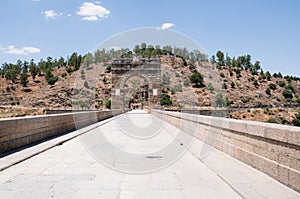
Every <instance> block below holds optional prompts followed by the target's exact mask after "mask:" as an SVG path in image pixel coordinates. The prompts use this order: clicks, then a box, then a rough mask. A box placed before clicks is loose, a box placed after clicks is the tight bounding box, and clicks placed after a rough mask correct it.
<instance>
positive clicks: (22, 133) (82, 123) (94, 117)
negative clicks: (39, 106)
mask: <svg viewBox="0 0 300 199" xmlns="http://www.w3.org/2000/svg"><path fill="white" fill-rule="evenodd" d="M118 114H121V111H120V110H107V111H91V112H78V113H66V114H54V115H42V116H30V117H22V118H6V119H1V120H0V154H4V153H6V152H9V151H12V150H15V149H18V148H20V147H24V146H27V145H30V144H32V143H37V142H40V141H42V140H45V139H48V138H51V137H55V136H60V135H63V134H65V133H67V132H72V131H75V130H76V129H80V128H83V127H86V126H88V125H91V124H94V123H96V122H98V121H101V120H103V119H107V118H110V117H112V116H114V115H118Z"/></svg>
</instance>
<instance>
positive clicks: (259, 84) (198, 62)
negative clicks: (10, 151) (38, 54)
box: [0, 43, 300, 125]
mask: <svg viewBox="0 0 300 199" xmlns="http://www.w3.org/2000/svg"><path fill="white" fill-rule="evenodd" d="M133 57H137V58H161V59H162V58H164V59H165V61H166V63H165V64H167V65H168V66H172V67H171V68H172V70H174V74H175V76H170V74H168V73H162V87H163V88H162V96H161V105H163V106H169V107H176V106H179V105H178V100H177V96H178V93H180V92H182V90H183V88H190V89H191V90H193V91H194V92H195V96H196V97H197V98H198V99H197V100H198V101H199V106H211V105H212V104H215V105H216V107H233V108H236V107H247V108H251V107H252V108H258V107H260V108H264V107H270V106H279V107H281V106H285V107H295V106H299V105H300V78H299V77H295V76H290V75H285V76H283V75H282V74H281V73H280V72H278V73H274V74H271V73H270V72H269V71H266V72H264V70H263V68H262V66H261V64H260V62H259V61H253V60H252V59H251V55H242V56H238V57H230V56H229V55H228V54H226V53H224V52H222V51H218V52H217V53H216V54H215V55H213V56H212V57H211V58H209V57H208V56H207V55H206V54H203V53H201V52H200V51H198V50H193V51H189V50H187V49H186V48H178V47H172V46H170V45H169V46H163V47H161V46H158V45H157V46H153V45H147V44H146V43H142V44H140V45H136V46H135V47H134V48H133V49H132V50H130V49H128V48H124V49H120V50H115V49H110V50H105V49H99V50H97V51H95V52H94V53H87V54H86V55H80V54H78V53H76V52H74V53H72V54H71V55H70V56H69V57H67V58H63V57H60V58H58V59H55V58H52V57H47V58H46V59H41V60H40V61H38V62H35V61H34V60H33V59H32V60H30V61H21V60H18V61H17V62H16V63H6V62H5V63H3V64H2V66H1V67H0V77H2V79H6V82H8V84H7V85H6V86H4V87H1V88H2V90H1V92H2V93H3V94H9V93H13V92H15V90H16V88H18V84H19V85H20V86H21V87H22V91H23V92H31V88H30V87H28V84H29V85H30V83H31V81H33V82H36V84H38V82H39V81H40V79H41V78H44V80H45V82H47V83H48V84H49V85H56V83H57V82H60V81H62V80H64V79H66V80H67V79H68V78H74V77H72V73H74V72H76V71H78V72H79V74H80V77H81V79H82V80H83V82H84V83H83V87H84V88H85V89H87V90H92V89H93V88H94V85H91V84H90V82H89V79H88V78H87V71H88V70H90V69H91V68H90V67H92V66H91V65H92V64H95V63H100V62H101V63H104V65H105V73H103V74H100V79H99V81H102V82H103V87H102V88H101V89H103V90H104V92H105V93H109V89H107V88H106V87H108V86H109V85H110V84H111V77H110V76H109V75H108V74H111V71H112V67H111V64H110V61H111V60H113V59H114V58H133ZM209 60H210V62H209ZM205 68H209V70H214V72H216V74H217V76H214V77H213V76H210V75H209V74H207V73H205ZM58 69H63V70H60V71H62V73H57V72H56V71H58ZM174 78H178V79H181V80H182V81H183V82H182V84H181V83H172V79H174ZM215 80H218V81H215ZM216 82H220V83H219V87H220V89H221V90H222V92H223V93H222V94H220V93H218V86H217V85H216ZM50 88H52V87H50ZM89 92H91V91H89ZM86 93H88V92H86ZM208 95H211V96H214V98H211V99H210V98H208V97H207V96H208ZM8 96H10V95H8ZM101 97H102V98H101ZM9 98H12V99H11V100H9V101H10V103H11V104H14V105H17V104H20V100H19V99H14V97H9ZM96 98H97V103H98V104H96V105H95V107H101V106H103V107H106V108H110V106H111V101H110V100H109V99H108V98H109V96H107V94H106V95H105V96H103V95H100V94H99V93H96ZM99 98H101V99H99ZM204 99H206V103H202V102H204ZM210 100H214V101H210ZM88 104H90V103H87V102H85V101H82V102H81V103H79V102H78V105H79V106H80V107H81V108H82V109H83V108H84V109H85V108H87V106H88ZM243 118H244V117H243ZM267 120H268V119H267ZM267 120H264V121H267ZM298 120H299V118H298V117H297V116H295V117H294V119H293V122H292V123H293V124H294V125H296V124H298V123H297V122H298ZM275 121H276V120H275ZM282 121H284V120H282ZM290 121H291V120H290ZM268 122H274V120H273V119H272V118H271V119H269V120H268ZM276 122H277V123H278V121H276ZM284 122H285V121H284ZM282 123H283V122H282Z"/></svg>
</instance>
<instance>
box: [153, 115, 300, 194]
mask: <svg viewBox="0 0 300 199" xmlns="http://www.w3.org/2000/svg"><path fill="white" fill-rule="evenodd" d="M151 112H152V113H153V114H154V115H156V116H158V117H161V118H162V117H164V118H163V119H164V120H165V121H166V122H168V123H171V124H172V125H174V126H176V127H177V128H180V129H181V130H183V131H185V132H186V133H188V134H190V132H189V131H190V128H195V126H194V127H190V128H186V126H187V125H184V126H180V123H181V122H180V121H181V120H185V121H188V122H190V124H189V126H193V125H195V124H199V125H198V128H197V133H196V134H195V135H192V136H194V137H195V138H196V139H199V140H201V141H203V142H205V143H207V142H206V139H205V136H207V135H209V134H212V133H213V132H216V131H219V132H220V133H221V134H220V136H219V137H218V139H217V140H216V142H215V143H213V144H211V143H207V144H210V145H212V146H213V147H214V148H216V149H218V150H220V151H223V152H225V153H227V154H228V155H230V156H232V157H234V158H235V159H237V160H239V161H242V162H244V163H246V164H248V165H250V166H252V167H253V168H255V169H258V170H260V171H262V172H264V173H266V174H267V175H269V176H270V177H272V178H274V179H275V180H277V181H279V182H281V183H283V184H284V185H286V186H288V187H290V188H292V189H294V190H296V191H298V192H300V169H299V163H300V160H299V159H298V158H297V157H299V156H298V155H299V153H300V150H299V149H300V144H298V142H299V139H300V137H299V135H300V128H298V127H290V126H283V125H276V124H265V123H261V122H251V121H240V120H234V119H227V118H218V117H212V116H201V115H193V114H186V113H177V112H166V111H160V110H151ZM266 129H268V130H266ZM205 134H206V135H205ZM249 135H250V136H251V139H252V142H253V140H254V141H255V142H256V139H257V142H259V145H261V146H259V147H260V148H261V149H263V150H265V151H267V152H268V153H266V154H263V155H261V154H258V153H256V151H255V149H256V148H257V146H255V145H252V144H249V142H248V141H249V140H248V138H249V137H248V136H249ZM282 135H283V136H282ZM209 136H211V135H209ZM289 136H291V137H292V138H293V139H289ZM228 138H229V139H228ZM243 139H245V140H244V141H245V142H242V143H240V142H241V140H243ZM295 139H298V140H296V141H295ZM297 141H298V142H297ZM247 142H248V143H247ZM268 142H272V145H273V146H274V145H275V146H276V147H277V148H278V150H279V151H280V153H282V154H287V156H286V157H285V159H283V160H284V161H286V162H291V161H294V162H295V161H296V163H295V164H294V165H292V167H294V168H292V167H290V166H287V165H285V164H282V163H285V162H282V160H280V159H279V161H278V160H277V161H274V159H272V157H269V156H268V155H274V153H275V155H277V154H276V151H273V152H272V150H273V149H272V148H270V145H271V144H270V143H268ZM244 145H245V146H244ZM291 154H292V156H291ZM297 154H298V155H297ZM280 155H281V154H280ZM295 165H296V166H295Z"/></svg>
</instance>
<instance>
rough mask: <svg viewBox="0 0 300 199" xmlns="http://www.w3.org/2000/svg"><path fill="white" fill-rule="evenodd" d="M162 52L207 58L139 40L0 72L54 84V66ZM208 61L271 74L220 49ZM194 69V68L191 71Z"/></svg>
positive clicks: (70, 67) (188, 59)
mask: <svg viewBox="0 0 300 199" xmlns="http://www.w3.org/2000/svg"><path fill="white" fill-rule="evenodd" d="M162 55H170V56H176V57H181V58H182V59H183V61H184V65H185V66H187V65H189V66H190V67H191V68H195V67H194V66H195V64H196V63H201V62H207V61H208V59H209V58H208V55H206V54H204V53H201V52H200V51H199V50H193V51H189V50H187V49H186V48H178V47H172V46H170V45H167V46H163V47H160V46H159V45H156V46H153V45H147V44H146V43H142V44H140V45H136V46H135V47H134V48H133V49H132V50H130V49H129V48H123V49H119V50H115V49H110V50H106V49H99V50H96V51H95V52H94V53H93V54H92V53H87V54H85V55H80V54H78V53H76V52H74V53H72V54H71V55H70V56H69V57H67V58H63V57H60V58H58V59H54V58H52V57H47V58H46V59H45V60H44V59H41V60H40V61H38V62H35V61H34V60H33V59H31V60H30V61H21V60H18V61H17V63H15V64H14V63H7V62H5V63H3V64H2V66H1V68H0V76H1V77H5V78H6V79H7V80H9V81H11V82H12V83H15V81H16V80H17V79H18V78H19V79H20V83H21V84H22V85H23V86H24V87H26V86H27V83H28V80H27V78H28V75H31V76H32V78H33V79H35V77H36V76H37V75H38V76H45V79H46V80H47V82H48V83H49V84H54V83H55V82H56V81H58V77H56V76H54V75H53V74H52V70H53V69H54V68H57V67H58V68H59V67H66V71H67V72H68V73H72V72H74V71H77V70H78V69H79V68H80V67H81V66H87V65H90V64H92V63H98V62H108V61H110V60H111V59H112V58H117V57H122V58H132V57H134V56H136V57H140V58H151V57H158V56H162ZM210 61H211V62H212V63H213V64H215V65H216V66H217V68H218V69H222V68H224V67H228V68H229V71H231V70H234V71H235V72H236V73H237V74H239V73H240V71H241V70H249V71H251V72H252V74H253V75H254V74H258V73H260V75H261V76H262V78H270V77H271V74H270V73H269V72H266V73H264V71H263V69H262V68H261V66H260V62H259V61H256V62H254V64H253V63H252V62H251V56H250V55H245V56H239V57H237V58H235V57H233V58H231V57H229V56H226V57H225V56H224V53H223V52H222V51H218V52H217V53H216V55H213V56H212V57H211V59H210ZM194 72H197V71H194ZM273 76H274V77H282V74H281V73H274V74H273ZM284 78H285V79H287V80H288V81H290V80H300V78H298V77H293V76H288V75H287V76H285V77H284Z"/></svg>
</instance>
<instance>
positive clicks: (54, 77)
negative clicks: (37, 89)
mask: <svg viewBox="0 0 300 199" xmlns="http://www.w3.org/2000/svg"><path fill="white" fill-rule="evenodd" d="M57 81H58V77H57V76H53V77H50V78H48V79H47V82H48V84H50V85H53V84H55V82H57Z"/></svg>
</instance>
